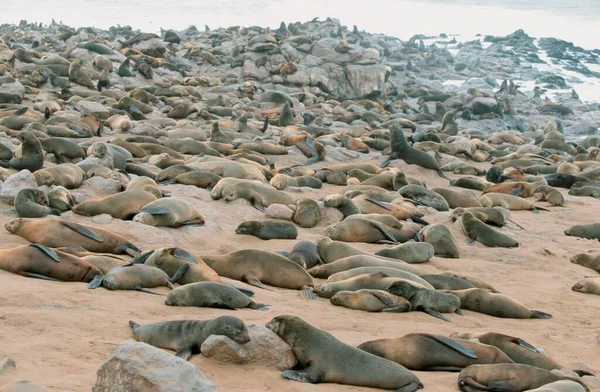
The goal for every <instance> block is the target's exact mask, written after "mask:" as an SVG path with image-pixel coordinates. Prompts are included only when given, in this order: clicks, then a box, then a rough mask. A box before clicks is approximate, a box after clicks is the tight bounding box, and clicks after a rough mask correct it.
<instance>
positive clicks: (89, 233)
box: [60, 221, 104, 243]
mask: <svg viewBox="0 0 600 392" xmlns="http://www.w3.org/2000/svg"><path fill="white" fill-rule="evenodd" d="M60 223H62V224H63V225H64V226H66V227H68V228H69V229H71V230H73V231H74V232H76V233H78V234H80V235H82V236H84V237H87V238H89V239H91V240H94V241H96V242H100V243H102V242H104V239H103V238H102V237H100V236H99V235H98V234H97V233H96V232H94V231H93V230H90V229H88V228H87V227H85V226H83V225H80V224H79V223H75V222H68V221H62V222H60Z"/></svg>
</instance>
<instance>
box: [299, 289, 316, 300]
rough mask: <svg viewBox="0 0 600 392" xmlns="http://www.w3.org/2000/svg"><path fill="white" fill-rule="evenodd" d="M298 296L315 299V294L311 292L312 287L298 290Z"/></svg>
mask: <svg viewBox="0 0 600 392" xmlns="http://www.w3.org/2000/svg"><path fill="white" fill-rule="evenodd" d="M300 298H302V299H316V298H317V296H316V295H315V293H314V292H313V288H312V287H304V288H302V289H301V290H300Z"/></svg>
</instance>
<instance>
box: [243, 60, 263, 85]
mask: <svg viewBox="0 0 600 392" xmlns="http://www.w3.org/2000/svg"><path fill="white" fill-rule="evenodd" d="M242 80H244V81H247V80H261V76H260V71H259V70H258V67H257V66H256V64H254V61H252V60H246V61H244V65H242Z"/></svg>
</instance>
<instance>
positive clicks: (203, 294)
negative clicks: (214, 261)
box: [165, 282, 267, 310]
mask: <svg viewBox="0 0 600 392" xmlns="http://www.w3.org/2000/svg"><path fill="white" fill-rule="evenodd" d="M165 304H167V305H169V306H198V307H207V308H221V309H232V310H235V309H241V308H250V309H255V310H266V309H267V305H263V304H257V303H256V302H254V301H252V300H251V299H250V298H249V297H248V296H247V295H246V294H244V293H242V292H241V291H240V290H238V289H236V288H235V287H231V286H229V285H226V284H223V283H218V282H198V283H190V284H186V285H184V286H181V287H178V288H176V289H175V290H173V291H171V292H170V293H169V294H168V295H167V299H166V300H165Z"/></svg>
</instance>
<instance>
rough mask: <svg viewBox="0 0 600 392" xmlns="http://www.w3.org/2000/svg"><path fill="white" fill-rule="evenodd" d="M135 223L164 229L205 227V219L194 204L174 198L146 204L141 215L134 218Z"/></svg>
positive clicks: (141, 210)
mask: <svg viewBox="0 0 600 392" xmlns="http://www.w3.org/2000/svg"><path fill="white" fill-rule="evenodd" d="M133 221H134V222H139V223H143V224H145V225H150V226H162V227H181V226H202V225H204V217H203V216H202V214H201V213H200V211H198V210H197V209H196V207H195V206H194V205H193V204H192V203H190V202H189V201H186V200H183V199H176V198H172V197H170V198H164V199H158V200H154V201H151V202H150V203H148V204H146V205H145V206H143V207H142V208H141V209H140V213H139V214H137V215H136V216H134V217H133Z"/></svg>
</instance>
